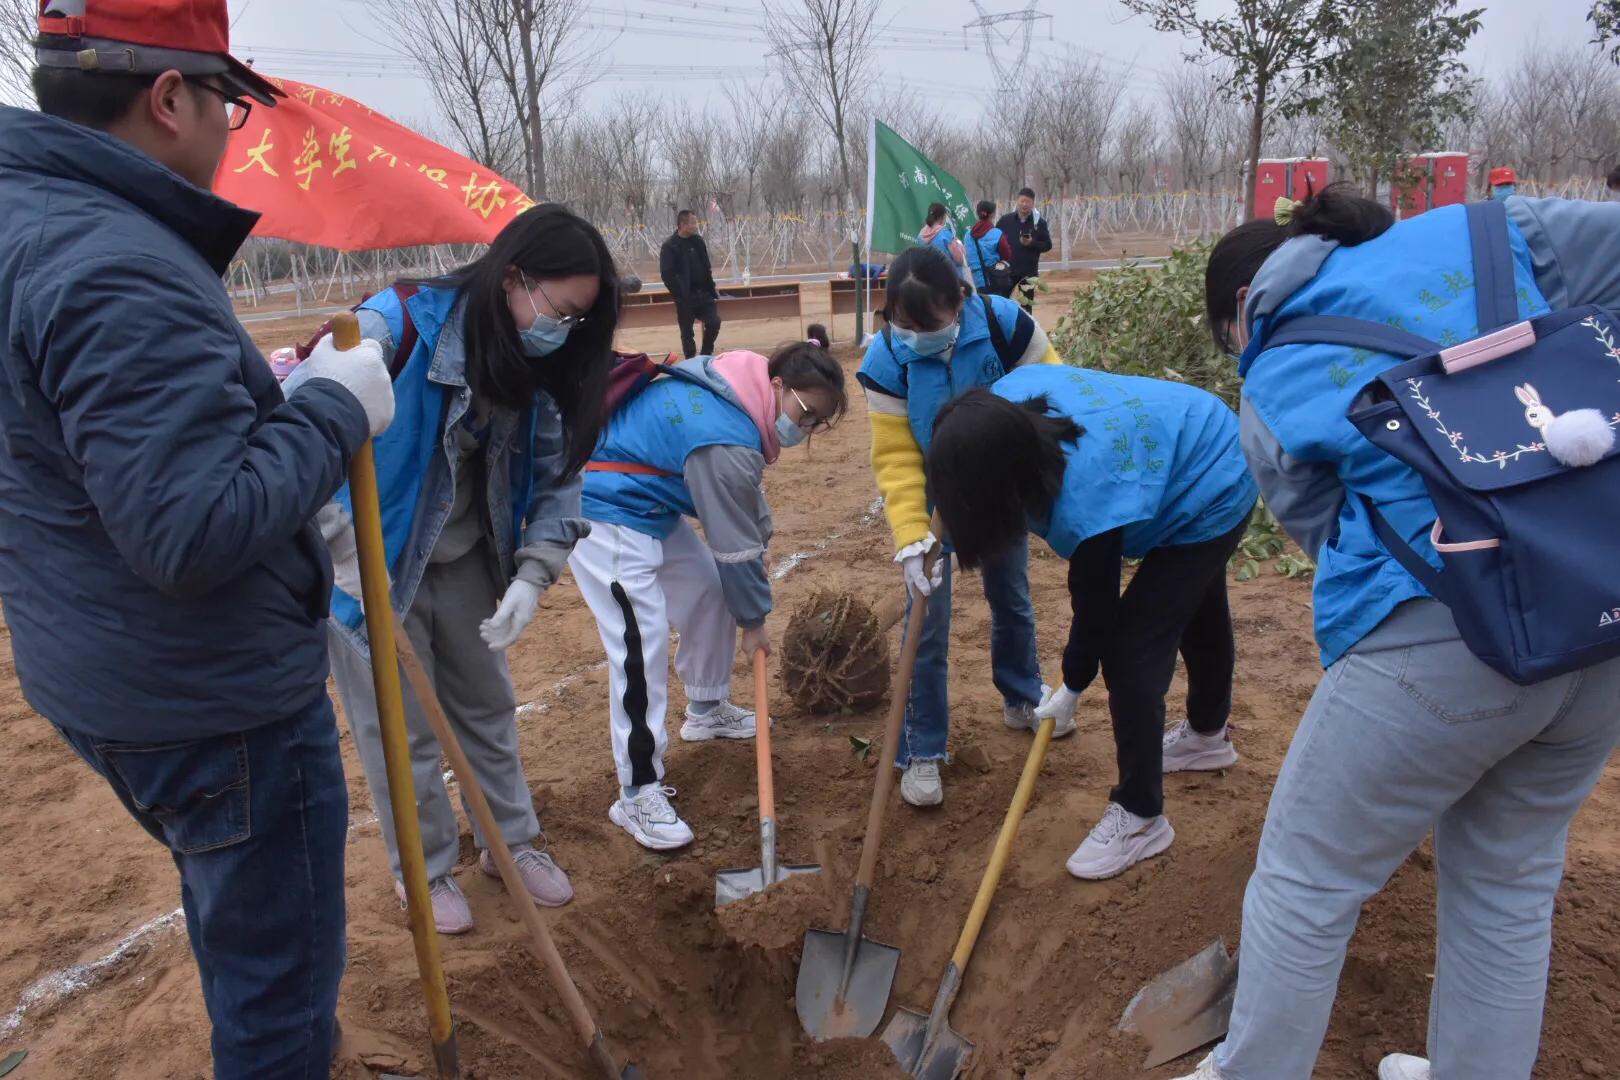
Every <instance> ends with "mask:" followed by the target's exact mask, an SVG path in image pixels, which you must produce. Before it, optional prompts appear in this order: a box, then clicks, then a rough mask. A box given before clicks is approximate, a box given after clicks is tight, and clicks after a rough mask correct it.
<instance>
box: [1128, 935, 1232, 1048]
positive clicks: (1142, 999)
mask: <svg viewBox="0 0 1620 1080" xmlns="http://www.w3.org/2000/svg"><path fill="white" fill-rule="evenodd" d="M1237 974H1238V964H1237V957H1236V956H1235V955H1233V954H1230V953H1228V952H1227V951H1226V942H1224V941H1221V940H1215V941H1212V942H1210V943H1209V947H1208V948H1206V949H1204V950H1203V951H1202V952H1200V953H1199V954H1198V955H1197V956H1194V957H1192V958H1191V959H1188V960H1184V961H1182V962H1181V963H1179V964H1177V965H1176V966H1175V967H1173V968H1171V969H1170V970H1169V971H1166V972H1165V973H1164V974H1163V975H1160V976H1159V977H1158V978H1156V979H1154V980H1153V981H1152V982H1150V983H1148V984H1147V985H1146V986H1144V987H1142V989H1140V990H1138V991H1137V992H1136V996H1135V997H1133V998H1131V1003H1130V1004H1129V1005H1127V1006H1125V1014H1124V1015H1123V1016H1121V1017H1120V1018H1119V1029H1120V1030H1121V1031H1130V1032H1135V1033H1136V1034H1137V1035H1140V1036H1141V1037H1142V1038H1143V1039H1144V1040H1146V1041H1147V1044H1148V1055H1147V1059H1146V1060H1145V1061H1143V1062H1142V1068H1144V1069H1151V1068H1153V1067H1154V1066H1155V1065H1163V1064H1164V1063H1165V1062H1167V1061H1174V1060H1175V1059H1176V1058H1178V1057H1180V1056H1181V1055H1182V1054H1186V1053H1190V1052H1191V1051H1193V1050H1196V1049H1198V1048H1199V1047H1200V1046H1207V1045H1208V1044H1210V1043H1212V1042H1214V1041H1215V1040H1216V1039H1218V1038H1220V1037H1221V1036H1222V1035H1225V1034H1226V1029H1227V1026H1228V1025H1229V1024H1230V1023H1231V1020H1232V999H1233V998H1234V997H1235V996H1236V995H1237Z"/></svg>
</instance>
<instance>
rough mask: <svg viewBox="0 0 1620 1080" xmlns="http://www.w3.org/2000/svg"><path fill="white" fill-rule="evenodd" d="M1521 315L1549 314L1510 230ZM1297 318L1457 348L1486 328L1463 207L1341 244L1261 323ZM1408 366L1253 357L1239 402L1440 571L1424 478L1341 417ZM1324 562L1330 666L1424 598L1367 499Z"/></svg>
mask: <svg viewBox="0 0 1620 1080" xmlns="http://www.w3.org/2000/svg"><path fill="white" fill-rule="evenodd" d="M1508 235H1509V243H1510V245H1511V247H1512V249H1513V276H1514V284H1515V287H1516V290H1517V292H1518V297H1519V315H1520V317H1521V318H1529V317H1530V316H1533V315H1539V314H1543V313H1545V312H1547V311H1548V310H1549V309H1548V306H1547V302H1546V301H1545V300H1544V299H1543V298H1542V295H1541V291H1540V290H1539V289H1538V288H1537V287H1536V280H1535V273H1534V270H1533V268H1532V264H1531V261H1530V250H1529V247H1528V246H1527V245H1526V244H1525V241H1524V237H1523V236H1522V235H1520V233H1519V230H1518V228H1517V227H1516V226H1514V225H1513V224H1512V223H1511V222H1509V223H1508ZM1297 315H1345V316H1353V317H1355V318H1359V319H1368V320H1371V321H1373V322H1381V323H1387V324H1388V325H1390V326H1394V327H1398V328H1399V329H1402V330H1406V331H1410V332H1411V333H1414V334H1417V335H1418V336H1420V337H1424V338H1428V339H1429V340H1431V341H1435V342H1438V343H1440V344H1441V345H1442V346H1446V345H1455V344H1458V343H1460V342H1462V341H1466V340H1468V339H1469V338H1472V337H1475V336H1477V335H1478V333H1479V324H1478V317H1477V314H1476V305H1475V299H1474V270H1473V253H1472V249H1471V247H1470V244H1469V237H1468V225H1467V221H1466V216H1465V212H1464V210H1463V208H1462V207H1461V206H1448V207H1442V208H1440V209H1437V210H1431V211H1429V212H1428V213H1426V214H1421V215H1419V216H1418V217H1414V218H1408V219H1407V220H1405V221H1402V222H1399V223H1398V224H1396V225H1395V226H1394V227H1392V228H1391V229H1389V230H1388V231H1387V232H1385V233H1384V234H1383V235H1382V236H1380V237H1378V238H1377V239H1374V240H1369V241H1367V242H1366V243H1364V244H1357V245H1356V246H1354V247H1339V248H1337V249H1335V250H1334V251H1333V253H1332V254H1330V255H1329V256H1328V257H1327V259H1326V261H1324V262H1323V264H1322V267H1321V269H1320V270H1319V271H1318V272H1317V274H1316V277H1314V278H1313V279H1312V280H1311V281H1310V282H1309V283H1308V284H1306V285H1305V286H1304V287H1303V288H1301V289H1299V290H1298V291H1296V292H1295V293H1294V294H1293V295H1292V296H1290V297H1289V298H1288V300H1287V301H1286V302H1284V303H1283V305H1282V306H1281V307H1280V308H1278V309H1277V311H1276V312H1275V313H1273V314H1272V315H1270V316H1268V317H1267V318H1265V319H1263V320H1259V321H1257V325H1256V327H1255V331H1256V332H1255V335H1254V336H1255V337H1257V338H1261V337H1263V336H1264V328H1265V327H1267V326H1275V325H1277V324H1278V323H1280V322H1281V321H1282V320H1284V319H1288V318H1292V317H1294V316H1297ZM1403 362H1404V360H1403V359H1401V358H1398V357H1394V356H1391V355H1389V354H1388V353H1379V352H1372V351H1370V350H1367V349H1357V348H1350V347H1347V346H1343V345H1282V346H1278V347H1277V348H1273V349H1265V350H1264V351H1262V352H1260V353H1259V355H1258V356H1255V357H1250V356H1248V355H1245V357H1244V360H1243V363H1242V364H1240V367H1239V373H1240V374H1242V375H1243V376H1244V377H1245V380H1246V381H1245V382H1244V385H1243V397H1244V400H1246V401H1247V402H1248V403H1249V405H1250V406H1251V407H1252V408H1253V409H1254V410H1255V411H1256V412H1257V413H1258V414H1259V416H1260V418H1261V419H1262V420H1263V421H1265V424H1266V427H1268V428H1269V429H1270V430H1271V433H1272V434H1273V435H1274V436H1276V438H1277V441H1278V442H1279V443H1280V444H1281V445H1282V448H1283V449H1284V450H1285V451H1287V452H1288V454H1289V455H1290V456H1292V457H1293V458H1295V459H1296V460H1298V461H1302V462H1323V463H1327V464H1330V465H1332V466H1333V467H1334V468H1335V469H1336V470H1337V471H1338V474H1339V480H1340V482H1341V483H1342V484H1343V485H1344V487H1345V489H1346V490H1347V491H1348V492H1350V493H1355V494H1360V495H1364V496H1366V497H1367V498H1368V499H1369V500H1371V501H1372V502H1373V503H1374V504H1375V505H1376V506H1377V507H1378V508H1379V510H1380V512H1381V513H1382V514H1383V515H1384V517H1385V519H1386V520H1387V521H1388V522H1389V523H1390V525H1391V526H1392V527H1393V528H1394V529H1395V531H1396V532H1397V533H1399V534H1400V535H1401V536H1402V537H1404V538H1405V539H1406V541H1407V543H1408V544H1410V545H1411V546H1412V548H1413V549H1414V550H1415V551H1416V552H1418V554H1420V555H1421V556H1422V557H1423V558H1424V559H1425V560H1426V561H1428V562H1429V563H1430V564H1431V565H1433V566H1435V567H1436V568H1437V569H1438V568H1439V566H1440V560H1439V556H1437V555H1436V554H1435V552H1434V547H1433V546H1432V545H1431V544H1430V543H1429V529H1430V526H1431V525H1433V523H1434V519H1435V510H1434V504H1433V503H1432V502H1431V501H1430V500H1429V496H1428V492H1427V490H1426V489H1425V488H1424V486H1423V481H1422V479H1421V478H1420V477H1419V476H1418V474H1417V473H1416V472H1414V471H1413V470H1412V469H1411V468H1409V467H1408V466H1407V465H1405V464H1403V463H1402V462H1400V461H1399V460H1397V459H1396V458H1393V457H1391V456H1390V455H1388V454H1386V453H1384V452H1383V451H1382V450H1380V449H1378V448H1377V447H1375V446H1374V445H1373V444H1372V443H1370V442H1368V441H1367V440H1366V439H1365V438H1363V437H1362V435H1361V433H1360V432H1359V431H1357V430H1356V428H1355V426H1354V425H1352V424H1351V423H1350V421H1349V420H1347V419H1345V413H1346V412H1347V411H1348V410H1349V408H1350V404H1351V402H1352V401H1354V399H1355V398H1356V396H1357V394H1359V393H1360V391H1361V390H1362V388H1363V387H1365V386H1366V384H1367V383H1368V382H1369V381H1370V380H1371V379H1372V378H1373V377H1374V376H1375V375H1377V374H1379V373H1380V372H1383V371H1386V370H1388V369H1389V368H1391V367H1394V366H1395V365H1396V364H1399V363H1403ZM1306 554H1308V555H1311V556H1312V557H1313V558H1315V559H1316V563H1317V571H1316V580H1315V583H1314V585H1313V598H1312V608H1313V610H1314V613H1315V620H1316V641H1317V645H1318V646H1319V647H1320V649H1321V654H1322V664H1323V666H1324V667H1326V666H1328V665H1331V664H1332V663H1333V662H1334V661H1336V660H1338V659H1339V658H1340V657H1341V656H1343V655H1344V654H1345V652H1346V651H1348V650H1349V649H1350V648H1351V647H1352V646H1353V645H1355V644H1356V642H1358V641H1360V640H1361V639H1362V638H1363V637H1365V636H1366V635H1367V634H1369V633H1371V632H1372V630H1373V629H1374V628H1375V627H1377V626H1378V624H1379V623H1381V622H1383V621H1384V619H1385V618H1387V617H1388V616H1389V614H1390V612H1392V611H1394V610H1395V609H1396V608H1397V607H1399V606H1400V605H1401V604H1403V603H1405V602H1406V601H1408V600H1412V599H1415V598H1418V597H1424V596H1427V595H1428V592H1427V591H1426V590H1425V589H1424V588H1423V587H1422V586H1421V585H1419V584H1418V582H1417V580H1416V579H1415V578H1413V577H1412V575H1411V574H1409V573H1407V572H1406V571H1405V570H1404V569H1402V567H1401V565H1400V564H1399V563H1398V562H1396V561H1395V559H1394V558H1393V557H1392V556H1391V555H1390V554H1389V553H1388V552H1387V551H1386V550H1385V549H1384V546H1383V544H1382V543H1380V542H1379V540H1378V538H1377V536H1376V535H1374V532H1373V527H1372V523H1371V521H1370V520H1369V518H1368V515H1367V513H1366V509H1365V507H1364V506H1363V505H1362V502H1361V500H1360V499H1357V498H1346V499H1345V500H1344V503H1343V505H1342V506H1341V508H1340V510H1339V524H1338V532H1337V534H1336V535H1335V536H1334V537H1333V538H1331V539H1330V540H1328V542H1327V543H1326V544H1325V545H1324V546H1323V547H1322V550H1321V551H1317V552H1307V553H1306Z"/></svg>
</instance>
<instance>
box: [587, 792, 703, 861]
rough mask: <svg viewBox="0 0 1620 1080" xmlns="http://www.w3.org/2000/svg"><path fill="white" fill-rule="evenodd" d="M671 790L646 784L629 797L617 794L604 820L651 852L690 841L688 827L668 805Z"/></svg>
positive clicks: (677, 846) (689, 827) (680, 845)
mask: <svg viewBox="0 0 1620 1080" xmlns="http://www.w3.org/2000/svg"><path fill="white" fill-rule="evenodd" d="M673 794H675V789H674V788H672V787H665V786H664V785H663V784H647V785H645V786H644V787H642V789H641V790H640V791H638V792H636V796H635V798H633V799H626V798H624V797H623V796H620V798H619V799H618V801H617V802H615V803H614V804H613V805H612V806H611V807H609V808H608V820H610V821H612V822H613V824H615V825H617V826H618V827H619V828H621V829H623V830H624V831H625V832H627V833H629V834H630V835H631V836H633V837H635V838H636V843H638V844H640V845H641V846H642V847H644V848H651V849H652V850H654V851H673V850H675V849H676V848H683V847H685V846H686V845H687V844H690V843H691V842H692V829H691V826H689V825H687V824H686V822H684V821H682V820H681V816H680V815H679V814H677V813H676V812H675V807H673V806H671V805H670V802H669V797H670V796H671V795H673Z"/></svg>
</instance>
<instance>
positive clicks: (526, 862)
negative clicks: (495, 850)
mask: <svg viewBox="0 0 1620 1080" xmlns="http://www.w3.org/2000/svg"><path fill="white" fill-rule="evenodd" d="M512 861H513V862H515V863H517V868H518V876H520V877H521V878H523V888H524V889H525V890H527V891H528V894H529V896H531V897H532V898H533V899H534V902H535V903H537V904H539V905H540V906H541V907H562V906H563V905H564V904H566V903H568V901H570V900H572V899H573V898H574V886H573V885H572V884H571V883H570V882H569V880H568V875H567V874H565V873H563V869H562V867H560V866H558V865H557V860H555V859H553V858H552V857H551V854H550V853H549V852H545V851H536V850H535V849H534V845H533V844H516V845H514V846H513V848H512ZM478 868H479V869H480V870H482V871H483V872H484V873H485V874H487V875H489V876H490V877H492V878H498V877H500V876H501V872H500V871H499V870H497V869H496V868H495V858H494V856H492V855H490V853H489V852H488V851H485V852H484V854H483V855H482V856H481V857H480V858H479V860H478Z"/></svg>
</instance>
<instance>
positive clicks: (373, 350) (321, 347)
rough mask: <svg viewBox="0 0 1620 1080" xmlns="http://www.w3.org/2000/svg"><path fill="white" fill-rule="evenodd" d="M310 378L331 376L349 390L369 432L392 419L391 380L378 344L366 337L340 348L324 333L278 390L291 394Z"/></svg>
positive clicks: (375, 431)
mask: <svg viewBox="0 0 1620 1080" xmlns="http://www.w3.org/2000/svg"><path fill="white" fill-rule="evenodd" d="M311 379H331V380H332V381H333V382H335V383H337V384H338V385H339V386H341V387H343V388H344V389H345V390H347V391H348V392H349V393H351V394H353V395H354V396H355V397H356V398H357V399H358V400H359V402H360V407H361V408H362V409H364V410H365V411H366V422H367V423H368V424H370V425H371V434H372V435H373V436H376V435H381V434H382V433H383V432H384V431H385V430H387V428H388V425H389V423H391V422H392V421H393V419H394V382H393V380H392V379H390V378H389V377H388V365H387V364H386V363H385V362H384V361H383V351H382V346H381V345H379V344H377V343H376V342H375V341H372V340H371V339H370V338H367V339H365V340H364V341H361V342H360V344H359V345H356V346H355V347H354V348H352V349H349V350H346V351H343V350H339V349H338V347H337V346H336V345H335V344H333V342H332V335H331V334H327V335H326V336H325V337H323V338H321V340H320V341H319V342H317V343H316V345H315V349H314V351H312V352H311V353H310V354H309V359H308V360H305V361H304V362H303V363H302V364H299V365H298V366H297V367H296V368H294V369H293V373H292V374H291V375H288V376H287V381H286V382H284V383H282V384H281V389H282V392H283V393H285V394H286V395H287V397H289V398H291V397H292V396H293V395H294V394H296V393H297V392H298V391H299V390H300V389H302V388H303V386H304V384H305V383H307V382H309V380H311Z"/></svg>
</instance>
